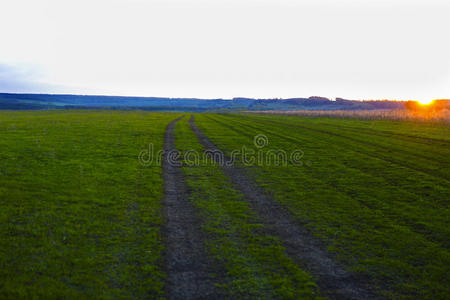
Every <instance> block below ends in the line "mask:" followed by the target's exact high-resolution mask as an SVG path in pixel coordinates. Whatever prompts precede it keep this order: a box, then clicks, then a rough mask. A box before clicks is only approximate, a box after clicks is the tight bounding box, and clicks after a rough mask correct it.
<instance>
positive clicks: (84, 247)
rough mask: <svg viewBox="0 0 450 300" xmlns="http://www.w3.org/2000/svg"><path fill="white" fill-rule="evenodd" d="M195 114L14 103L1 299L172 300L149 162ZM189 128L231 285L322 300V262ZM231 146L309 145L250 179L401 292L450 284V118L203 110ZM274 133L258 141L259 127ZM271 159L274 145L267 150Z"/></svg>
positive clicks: (0, 149)
mask: <svg viewBox="0 0 450 300" xmlns="http://www.w3.org/2000/svg"><path fill="white" fill-rule="evenodd" d="M181 115H183V114H181V113H150V112H137V111H131V112H125V111H124V112H121V111H70V110H69V111H38V112H11V111H1V112H0V208H1V209H0V239H1V243H0V298H104V299H117V298H135V299H144V298H165V297H167V295H168V294H167V293H168V291H167V290H166V289H165V286H166V278H167V274H166V269H165V261H164V256H165V251H166V248H165V237H164V234H163V228H164V226H165V216H164V185H163V184H164V182H163V177H162V172H163V169H162V167H161V165H160V164H158V163H153V164H148V165H143V164H141V163H140V161H139V159H138V156H139V154H140V153H141V151H142V150H145V149H148V147H149V144H152V145H153V146H154V149H155V151H158V150H161V149H162V148H163V143H164V134H165V129H166V126H167V125H168V124H169V122H171V121H173V120H174V119H176V118H178V117H180V116H181ZM184 115H185V117H184V118H183V119H181V120H180V121H179V122H178V123H177V124H176V127H175V137H176V140H175V144H176V147H177V148H178V150H180V151H181V158H182V160H184V165H183V167H182V168H181V170H182V172H183V176H184V180H185V183H186V185H187V188H188V190H189V193H188V195H187V196H186V199H184V200H185V201H190V202H191V203H192V204H193V206H194V207H195V209H196V211H197V213H198V215H199V216H200V218H201V228H202V231H203V232H204V234H205V235H204V236H205V240H204V244H205V248H206V253H207V254H208V255H209V256H211V258H212V259H213V260H214V261H215V262H216V266H215V268H214V270H216V271H217V270H222V272H221V273H220V274H217V276H218V278H220V280H221V282H220V284H219V285H218V286H217V287H216V288H217V289H219V290H221V291H222V292H223V294H225V295H228V296H229V297H241V298H286V299H311V298H317V297H320V296H321V295H322V293H321V290H320V285H317V284H316V282H317V276H316V275H317V274H312V273H311V272H310V271H309V270H308V269H307V268H305V267H304V266H300V265H297V264H296V263H294V262H293V260H292V259H291V258H290V257H289V255H288V254H287V253H286V251H285V249H284V248H283V246H282V241H280V239H279V237H277V236H276V235H274V234H270V233H267V232H266V231H265V230H264V225H263V224H262V223H261V220H260V216H258V214H257V213H256V212H255V211H253V210H252V208H251V206H250V205H249V204H248V203H247V201H246V199H245V197H243V195H242V194H241V193H240V192H239V191H238V190H236V189H235V188H233V185H232V184H231V183H230V179H229V178H227V176H226V175H225V174H224V172H223V171H222V169H221V167H220V166H218V165H216V164H213V163H211V162H209V161H204V160H203V159H201V160H200V161H199V162H198V163H197V164H196V165H190V164H188V163H189V161H188V159H187V157H186V156H185V155H186V153H187V151H192V150H195V151H196V152H197V153H201V152H202V151H204V150H205V149H204V148H203V146H202V145H201V143H200V142H199V141H198V140H197V138H196V136H195V134H194V132H193V131H192V130H191V128H190V127H189V124H188V119H189V116H190V114H184ZM195 123H196V124H197V126H198V127H199V128H200V129H201V130H202V132H203V133H204V134H205V135H206V136H208V138H209V139H210V140H211V141H212V142H213V143H214V144H215V145H216V146H217V147H218V148H219V149H221V150H223V151H224V152H225V153H226V154H227V155H229V156H232V151H233V150H240V149H242V147H243V146H245V147H247V148H248V149H251V150H254V151H255V153H257V152H258V151H260V152H261V153H263V154H264V155H267V151H269V150H282V151H285V152H286V153H288V154H289V153H292V152H293V151H296V150H300V151H301V153H302V155H301V157H300V160H299V161H297V164H293V163H292V162H291V161H287V163H286V165H280V164H279V165H276V164H275V162H276V161H275V160H270V161H264V163H262V164H259V163H253V164H250V165H246V164H244V162H243V161H242V157H237V158H238V161H237V164H238V165H240V166H242V167H243V168H244V169H245V170H246V173H247V174H248V177H249V178H251V179H252V180H253V181H254V182H255V183H256V184H257V185H258V186H259V187H261V188H262V189H263V190H264V191H265V192H266V193H267V194H268V195H270V197H272V198H273V200H274V201H276V202H277V203H279V204H281V205H282V206H283V207H284V208H286V209H287V210H288V211H289V212H290V213H291V214H292V216H293V217H294V218H295V219H296V220H297V221H298V222H299V224H301V226H304V227H305V228H307V229H308V230H310V231H311V233H312V234H313V235H314V237H315V238H316V239H317V240H318V241H320V242H321V243H323V245H324V246H325V247H326V249H327V250H328V251H329V252H330V253H331V255H332V256H333V257H334V259H335V260H336V261H337V262H339V263H340V264H342V265H343V266H345V268H346V269H347V270H349V271H351V272H354V273H355V274H359V275H361V276H364V278H368V280H369V281H370V284H371V285H372V286H373V288H374V290H376V292H377V293H378V294H379V295H381V296H385V297H387V298H395V299H397V298H414V299H431V298H434V299H445V298H447V297H448V295H450V280H449V276H448V274H449V273H450V252H449V247H450V242H449V240H450V239H449V237H450V210H449V200H450V127H449V126H448V125H439V124H436V123H433V124H431V123H414V122H407V121H386V120H380V121H376V120H355V119H334V118H325V117H299V116H276V115H270V116H269V115H246V114H195ZM261 134H262V135H264V136H265V137H266V138H267V141H268V144H266V145H264V147H261V148H257V147H256V146H255V144H254V137H255V136H257V135H261ZM265 157H266V156H265Z"/></svg>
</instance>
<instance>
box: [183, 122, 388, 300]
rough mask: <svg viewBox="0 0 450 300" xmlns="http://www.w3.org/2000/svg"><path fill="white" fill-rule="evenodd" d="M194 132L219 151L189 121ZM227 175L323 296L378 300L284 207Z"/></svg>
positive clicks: (233, 169)
mask: <svg viewBox="0 0 450 300" xmlns="http://www.w3.org/2000/svg"><path fill="white" fill-rule="evenodd" d="M189 122H190V126H191V129H192V130H193V131H194V132H195V134H196V136H197V138H198V140H199V141H200V143H201V144H202V145H203V146H204V147H205V148H206V149H211V150H218V148H217V147H216V146H215V145H214V144H213V143H212V142H211V141H210V140H209V139H208V137H207V136H205V135H204V134H203V133H202V132H201V131H200V129H199V128H198V127H197V126H196V125H195V123H194V117H193V116H191V118H190V120H189ZM223 171H224V173H225V174H226V175H227V176H228V177H229V178H230V180H231V182H232V184H233V186H234V188H235V189H237V190H239V191H240V192H241V193H242V194H243V195H244V198H245V200H247V201H248V202H249V203H250V205H251V206H252V208H253V209H254V210H255V211H256V213H257V214H258V215H259V217H260V219H261V220H262V222H263V224H264V226H265V228H266V229H267V232H268V233H270V234H272V235H274V236H278V237H279V238H280V240H281V242H282V244H283V246H284V247H285V248H286V252H287V254H288V255H289V256H290V257H291V258H292V259H293V260H294V261H295V262H296V263H297V264H298V265H299V266H300V267H302V268H303V269H305V270H306V271H308V272H309V273H310V274H311V275H313V276H314V278H315V279H316V282H317V284H318V286H319V289H320V292H321V294H322V295H323V296H325V297H327V298H329V299H379V298H381V297H379V296H376V295H375V294H374V293H373V292H372V291H371V288H370V285H369V284H368V282H367V281H366V280H365V279H363V278H360V277H358V276H357V275H355V274H352V273H350V272H347V271H346V270H344V268H343V267H342V266H340V265H339V264H338V263H337V262H336V261H335V260H334V259H333V257H332V256H331V255H330V254H329V253H328V252H327V251H325V250H324V249H325V246H324V245H323V244H322V243H321V242H319V241H318V240H317V239H316V238H314V237H313V236H312V234H311V233H310V232H309V231H308V230H306V229H305V228H303V227H302V226H301V224H299V222H298V221H297V220H296V219H295V218H294V217H293V216H292V215H291V214H290V213H289V212H288V211H287V210H286V209H285V208H284V207H282V205H280V204H278V203H276V202H275V201H274V200H273V199H271V197H269V196H268V195H267V194H265V193H264V191H263V190H262V189H261V188H260V187H258V186H257V185H256V184H255V183H254V182H253V181H252V180H251V179H250V178H249V176H248V175H247V173H246V172H245V171H244V169H243V168H241V167H238V166H224V167H223Z"/></svg>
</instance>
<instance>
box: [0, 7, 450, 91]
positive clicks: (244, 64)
mask: <svg viewBox="0 0 450 300" xmlns="http://www.w3.org/2000/svg"><path fill="white" fill-rule="evenodd" d="M449 36H450V1H448V0H443V1H440V0H423V1H414V0H390V1H386V0H381V1H380V0H378V1H363V0H355V1H351V0H347V1H327V0H311V1H293V0H260V1H256V0H223V1H221V0H218V1H215V0H203V1H200V0H185V1H181V0H155V1H152V0H98V1H97V0H29V1H27V0H1V1H0V92H36V93H37V92H46V93H75V94H106V95H130V96H133V95H134V96H161V97H199V98H232V97H256V98H272V97H280V98H288V97H308V96H313V95H315V96H325V97H330V98H334V97H343V98H348V99H402V100H405V99H415V100H421V99H430V98H433V99H434V98H450V38H449Z"/></svg>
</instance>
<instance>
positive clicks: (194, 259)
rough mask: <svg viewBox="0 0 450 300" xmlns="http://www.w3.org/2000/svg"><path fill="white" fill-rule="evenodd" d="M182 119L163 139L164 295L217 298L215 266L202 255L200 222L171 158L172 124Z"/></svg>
mask: <svg viewBox="0 0 450 300" xmlns="http://www.w3.org/2000/svg"><path fill="white" fill-rule="evenodd" d="M181 118H182V117H180V118H178V119H176V120H174V121H172V122H171V123H170V124H169V125H168V126H167V128H166V133H165V137H164V156H163V178H164V192H165V199H164V205H165V217H166V225H165V229H164V236H165V239H166V247H167V253H166V257H165V260H166V272H167V282H166V294H167V297H168V298H169V299H199V298H210V299H217V298H220V297H219V295H218V294H217V292H216V290H215V288H214V282H213V280H212V276H211V270H210V267H211V266H213V265H214V264H213V263H211V262H210V261H209V259H208V257H207V255H206V253H205V249H204V239H203V236H202V233H201V228H200V220H199V218H198V217H197V216H196V212H195V209H194V207H193V206H192V205H191V203H190V202H189V200H188V191H187V188H186V185H185V183H184V179H183V174H182V170H181V166H179V165H178V164H177V162H179V159H178V158H176V157H174V156H171V155H170V152H171V151H172V152H173V151H174V150H175V135H174V129H175V124H176V122H177V121H178V120H180V119H181ZM169 156H171V160H170V161H169V160H168V158H169Z"/></svg>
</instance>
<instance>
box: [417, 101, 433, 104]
mask: <svg viewBox="0 0 450 300" xmlns="http://www.w3.org/2000/svg"><path fill="white" fill-rule="evenodd" d="M418 102H419V103H420V104H423V105H427V104H430V103H431V102H433V100H419V101H418Z"/></svg>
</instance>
